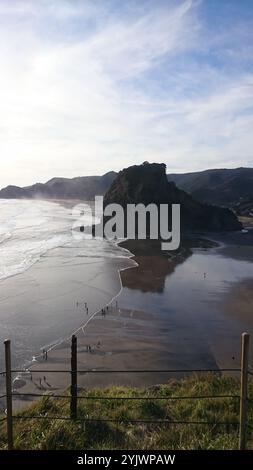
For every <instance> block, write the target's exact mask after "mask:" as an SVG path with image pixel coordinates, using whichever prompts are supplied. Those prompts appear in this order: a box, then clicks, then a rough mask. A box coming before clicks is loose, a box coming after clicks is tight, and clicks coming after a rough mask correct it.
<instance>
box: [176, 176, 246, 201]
mask: <svg viewBox="0 0 253 470" xmlns="http://www.w3.org/2000/svg"><path fill="white" fill-rule="evenodd" d="M167 177H168V180H169V181H173V182H174V183H175V184H176V185H177V186H178V187H179V188H180V189H183V190H184V191H186V192H188V193H190V194H191V195H192V196H193V197H194V198H195V199H197V200H198V201H201V202H207V203H210V204H218V205H225V206H231V207H235V206H236V205H237V204H240V203H241V202H242V201H245V202H249V201H253V168H235V169H226V168H224V169H217V170H205V171H197V172H195V173H182V174H169V175H167Z"/></svg>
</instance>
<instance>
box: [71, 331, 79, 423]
mask: <svg viewBox="0 0 253 470" xmlns="http://www.w3.org/2000/svg"><path fill="white" fill-rule="evenodd" d="M70 393H71V401H70V417H71V418H72V419H76V418H77V338H76V336H75V335H73V336H72V338H71V389H70Z"/></svg>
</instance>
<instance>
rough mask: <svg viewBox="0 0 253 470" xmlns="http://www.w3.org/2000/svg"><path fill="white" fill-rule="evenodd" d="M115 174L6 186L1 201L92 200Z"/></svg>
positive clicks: (102, 191)
mask: <svg viewBox="0 0 253 470" xmlns="http://www.w3.org/2000/svg"><path fill="white" fill-rule="evenodd" d="M116 176H117V173H115V172H114V171H110V172H109V173H106V174H105V175H103V176H80V177H77V178H53V179H51V180H49V181H48V182H47V183H45V184H43V183H36V184H34V185H32V186H26V187H24V188H20V187H18V186H7V187H6V188H3V189H2V190H1V191H0V198H2V199H20V198H52V199H86V200H89V199H94V197H95V195H103V194H105V192H106V191H107V190H108V188H109V187H110V185H111V183H112V182H113V180H114V179H115V177H116Z"/></svg>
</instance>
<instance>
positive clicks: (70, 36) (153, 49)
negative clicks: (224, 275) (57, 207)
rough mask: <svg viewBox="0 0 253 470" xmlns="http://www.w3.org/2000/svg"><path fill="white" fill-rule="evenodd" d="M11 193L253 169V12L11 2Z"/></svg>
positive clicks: (2, 41) (6, 11)
mask: <svg viewBox="0 0 253 470" xmlns="http://www.w3.org/2000/svg"><path fill="white" fill-rule="evenodd" d="M0 71H1V73H0V103H1V106H0V158H1V173H0V187H3V186H6V185H7V184H10V183H12V184H17V185H26V184H31V183H33V182H36V181H42V182H43V181H46V180H48V179H50V178H51V177H52V176H65V177H66V176H67V177H74V176H78V175H86V174H102V173H104V172H106V171H108V170H111V169H113V170H119V169H121V168H122V167H125V166H128V165H131V164H135V163H141V162H143V161H144V160H149V161H157V162H165V163H166V164H167V169H168V172H185V171H195V170H202V169H205V168H219V167H237V166H252V153H253V150H252V149H253V133H252V129H253V1H252V0H240V1H239V0H138V1H137V0H135V1H133V0H129V1H128V0H126V1H124V2H122V1H118V0H100V1H99V0H97V1H96V0H91V1H90V0H80V1H79V0H71V1H68V0H12V1H11V2H10V1H8V0H0Z"/></svg>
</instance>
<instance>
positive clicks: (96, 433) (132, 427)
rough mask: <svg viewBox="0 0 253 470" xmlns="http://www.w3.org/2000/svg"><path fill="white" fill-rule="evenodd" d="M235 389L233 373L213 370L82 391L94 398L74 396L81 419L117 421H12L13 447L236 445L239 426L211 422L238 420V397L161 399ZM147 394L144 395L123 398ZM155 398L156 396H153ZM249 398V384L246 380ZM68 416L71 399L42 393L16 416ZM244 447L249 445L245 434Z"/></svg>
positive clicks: (0, 429) (2, 431)
mask: <svg viewBox="0 0 253 470" xmlns="http://www.w3.org/2000/svg"><path fill="white" fill-rule="evenodd" d="M222 394H231V395H238V394H239V382H238V380H237V379H235V378H231V377H225V376H224V377H220V376H218V375H215V374H205V375H192V376H191V377H187V378H185V379H182V380H179V381H177V380H171V381H170V382H168V384H166V385H161V386H160V387H159V388H157V387H154V388H152V389H146V390H144V389H137V388H127V387H110V388H106V389H92V390H83V391H82V393H80V396H93V397H96V399H95V400H91V399H90V400H87V399H82V400H78V418H79V419H90V420H93V419H94V420H95V419H101V420H102V419H108V418H109V419H113V420H116V421H117V422H116V423H114V422H102V421H100V422H96V421H90V422H86V423H83V422H80V421H77V422H74V421H64V420H55V421H53V420H49V419H40V420H35V419H33V420H25V419H17V420H15V421H14V445H15V448H16V449H42V450H43V449H236V448H237V447H238V427H237V426H229V425H223V426H220V425H215V424H214V423H215V422H222V423H227V422H233V423H238V416H239V400H238V399H237V398H232V399H231V398H229V399H225V398H218V399H205V400H203V399H197V400H191V399H187V400H180V401H178V400H162V398H165V397H173V396H174V397H175V396H181V397H183V396H187V397H188V396H189V397H190V396H194V395H222ZM108 396H109V397H111V396H113V397H123V398H122V400H99V398H102V397H108ZM130 397H137V398H138V397H147V398H148V400H139V399H137V400H126V398H130ZM154 397H159V399H158V400H155V399H154ZM249 397H250V398H251V399H253V383H252V382H251V383H250V384H249ZM31 415H36V416H43V417H52V416H58V417H64V416H69V400H68V399H56V398H52V397H49V396H47V397H44V398H43V399H41V400H39V401H37V402H34V403H33V404H32V405H31V406H30V407H28V408H27V409H26V410H25V411H23V412H22V413H19V414H18V415H17V416H19V417H26V416H31ZM252 418H253V403H251V404H250V406H249V413H248V422H249V423H253V419H252ZM163 419H166V420H170V421H205V422H206V421H207V422H209V423H211V424H210V425H206V424H202V425H197V424H192V425H190V424H168V423H166V424H163V425H162V424H159V423H158V424H157V423H156V424H151V423H132V424H131V423H126V421H127V420H151V421H152V420H153V421H156V420H163ZM5 427H6V424H5V423H4V424H1V426H0V448H1V449H5V448H6V428H5ZM247 446H248V448H253V441H252V435H251V433H250V431H249V433H248V443H247Z"/></svg>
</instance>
